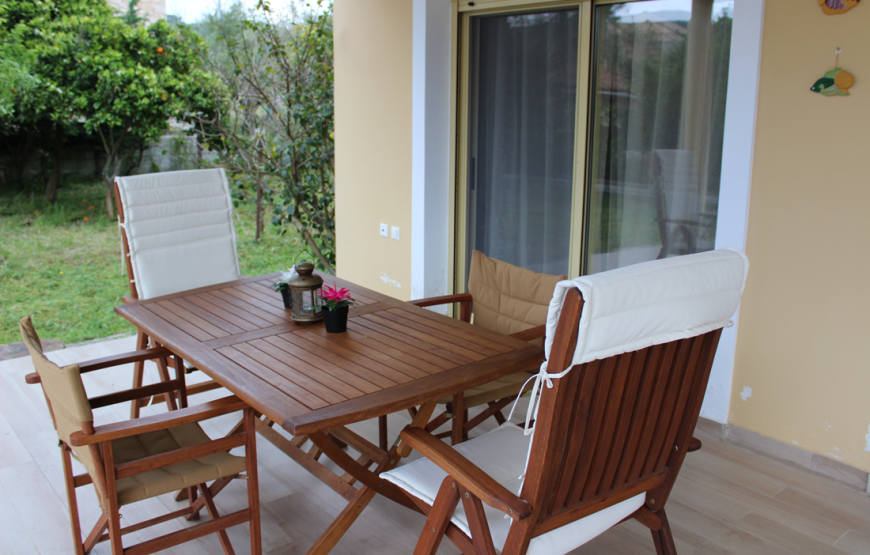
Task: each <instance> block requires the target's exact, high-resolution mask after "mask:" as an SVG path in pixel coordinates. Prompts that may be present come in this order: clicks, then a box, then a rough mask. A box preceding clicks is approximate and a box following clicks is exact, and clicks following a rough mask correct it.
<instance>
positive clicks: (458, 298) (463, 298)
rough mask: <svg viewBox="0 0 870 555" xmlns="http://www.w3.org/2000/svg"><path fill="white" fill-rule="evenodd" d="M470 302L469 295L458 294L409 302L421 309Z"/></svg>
mask: <svg viewBox="0 0 870 555" xmlns="http://www.w3.org/2000/svg"><path fill="white" fill-rule="evenodd" d="M470 301H471V293H459V294H456V295H444V296H441V297H429V298H427V299H417V300H416V301H410V303H411V304H412V305H416V306H419V307H422V308H425V307H427V306H438V305H441V304H451V303H462V302H470Z"/></svg>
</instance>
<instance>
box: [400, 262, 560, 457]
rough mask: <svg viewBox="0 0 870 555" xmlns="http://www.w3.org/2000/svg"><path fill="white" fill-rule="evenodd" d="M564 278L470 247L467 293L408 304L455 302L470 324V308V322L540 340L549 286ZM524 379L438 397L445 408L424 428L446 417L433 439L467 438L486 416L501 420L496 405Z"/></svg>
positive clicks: (504, 401)
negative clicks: (446, 427)
mask: <svg viewBox="0 0 870 555" xmlns="http://www.w3.org/2000/svg"><path fill="white" fill-rule="evenodd" d="M564 279H567V278H566V277H565V276H554V275H549V274H540V273H538V272H533V271H531V270H525V269H523V268H519V267H517V266H514V265H512V264H508V263H507V262H502V261H501V260H496V259H494V258H489V257H488V256H486V255H484V254H483V253H482V252H480V251H474V252H473V253H472V254H471V270H470V272H469V275H468V293H462V294H459V295H447V296H443V297H433V298H429V299H420V300H417V301H412V303H413V304H415V305H417V306H421V307H427V306H437V305H443V304H451V303H459V317H460V319H461V320H462V321H464V322H471V321H472V319H471V315H472V312H473V313H474V325H476V326H481V327H483V328H486V329H488V330H492V331H495V332H498V333H501V334H503V335H512V336H513V337H517V338H519V339H524V340H526V341H535V340H537V341H538V344H540V341H541V339H542V338H543V337H544V322H545V321H546V319H547V307H548V306H549V303H550V299H551V298H552V296H553V290H554V289H555V287H556V284H557V283H559V282H560V281H562V280H564ZM529 377H530V374H529V373H526V372H522V373H520V374H515V375H512V376H506V377H504V378H500V379H498V380H495V381H493V382H490V383H487V384H484V385H481V386H478V387H475V388H473V389H470V390H468V391H465V392H463V393H458V394H456V395H454V396H453V397H452V398H445V399H442V400H441V403H442V404H445V405H446V406H447V407H446V410H445V411H443V412H442V413H441V414H439V415H438V416H436V417H435V418H433V419H432V421H431V422H430V423H429V425H428V426H426V429H427V430H429V431H433V430H435V429H437V428H438V427H440V426H441V425H442V424H444V423H445V422H447V421H448V420H451V421H452V422H451V424H452V428H451V431H450V432H445V433H443V434H438V437H446V436H450V437H451V440H452V442H453V444H454V445H455V444H457V443H460V442H462V441H464V440H465V439H467V438H468V431H469V430H471V429H473V428H474V427H475V426H478V425H480V424H481V423H482V422H485V421H486V420H487V419H488V418H490V417H493V418H495V419H496V421H497V422H498V423H499V424H503V423H504V421H505V418H504V415H503V414H502V412H501V411H502V409H504V408H505V407H506V406H507V405H508V404H510V403H511V402H512V401H513V400H514V398H515V397H516V396H517V394H518V393H519V392H520V388H521V387H522V386H523V383H525V382H526V380H528V379H529ZM481 405H487V407H486V409H484V411H483V412H481V413H480V414H478V415H477V416H475V417H474V418H473V419H471V420H469V419H468V409H469V408H471V407H477V406H481Z"/></svg>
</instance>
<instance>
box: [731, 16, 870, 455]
mask: <svg viewBox="0 0 870 555" xmlns="http://www.w3.org/2000/svg"><path fill="white" fill-rule="evenodd" d="M766 6H767V7H766V13H765V18H764V21H765V25H764V43H763V48H762V65H761V87H760V97H759V106H758V122H757V134H756V141H755V145H756V146H755V164H754V170H753V180H752V193H751V206H752V209H751V211H750V215H749V231H748V244H747V254H748V255H749V259H750V260H751V264H752V267H751V268H750V271H749V281H748V283H747V287H746V293H745V295H744V297H743V304H742V309H741V316H740V331H739V334H738V338H737V352H736V364H735V373H734V381H733V389H732V392H733V393H732V402H731V421H732V422H733V423H734V424H736V425H738V426H741V427H743V428H748V429H750V430H753V431H755V432H758V433H759V434H761V435H764V436H767V437H771V438H774V439H777V440H779V441H782V442H785V443H786V444H789V445H795V446H798V447H801V448H803V449H805V450H808V451H811V452H814V453H819V454H821V455H825V456H827V457H831V458H834V459H837V460H840V461H842V462H844V463H846V464H848V465H851V466H853V467H856V468H860V469H862V470H865V471H870V429H868V428H870V358H868V354H867V353H868V349H867V345H868V341H870V339H868V337H870V322H868V314H870V279H868V276H870V255H868V251H870V247H868V240H870V216H868V207H870V152H868V149H870V56H868V54H867V53H868V51H870V33H868V32H867V30H868V29H870V6H864V5H863V3H862V4H861V5H860V6H859V7H858V8H856V9H854V10H852V11H850V12H849V13H847V14H844V15H836V16H826V15H824V14H823V13H822V10H821V8H820V7H818V5H817V2H794V0H767V4H766ZM734 40H740V37H737V36H735V37H734ZM837 46H840V47H841V48H842V49H843V53H842V54H841V55H840V64H841V66H842V67H843V68H844V69H847V70H849V72H851V73H852V74H853V75H854V76H855V86H854V87H853V88H852V89H851V93H852V94H851V96H847V97H834V98H826V97H824V96H822V95H821V94H816V93H813V92H810V87H811V86H812V85H813V83H814V82H815V81H816V80H817V79H819V78H821V77H822V76H823V75H824V73H825V72H826V71H828V70H830V69H832V68H833V67H834V49H835V48H836V47H837ZM729 92H730V91H729Z"/></svg>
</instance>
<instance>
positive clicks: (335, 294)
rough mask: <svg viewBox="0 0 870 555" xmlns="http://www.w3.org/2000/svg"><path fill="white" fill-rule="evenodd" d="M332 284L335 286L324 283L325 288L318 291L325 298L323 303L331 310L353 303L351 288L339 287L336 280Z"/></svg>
mask: <svg viewBox="0 0 870 555" xmlns="http://www.w3.org/2000/svg"><path fill="white" fill-rule="evenodd" d="M332 285H333V287H330V286H328V285H324V286H323V288H322V289H321V290H320V291H318V292H317V294H318V295H320V298H321V299H323V304H324V305H326V307H327V308H328V309H329V310H330V311H333V310H338V309H339V308H343V307H345V306H350V305H352V304H353V298H352V297H351V296H350V290H349V289H347V288H346V287H342V288H341V289H339V288H338V285H336V284H335V282H333V283H332Z"/></svg>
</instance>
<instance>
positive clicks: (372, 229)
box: [333, 0, 413, 300]
mask: <svg viewBox="0 0 870 555" xmlns="http://www.w3.org/2000/svg"><path fill="white" fill-rule="evenodd" d="M412 8H413V2H409V1H408V0H378V1H377V2H362V1H360V0H335V4H334V8H333V14H334V18H335V20H334V22H335V221H336V258H337V268H336V272H337V274H338V275H339V276H341V277H342V278H344V279H349V280H351V281H353V282H355V283H358V284H360V285H363V286H365V287H369V288H371V289H374V290H376V291H380V292H382V293H385V294H387V295H391V296H393V297H396V298H398V299H402V300H409V299H410V295H411V51H412V28H413V25H412V23H413V9H412ZM381 223H386V224H389V225H390V226H396V227H399V228H400V240H399V241H395V240H393V239H390V238H385V237H381V236H380V235H379V225H380V224H381Z"/></svg>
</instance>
